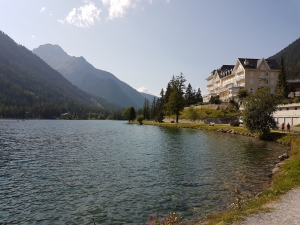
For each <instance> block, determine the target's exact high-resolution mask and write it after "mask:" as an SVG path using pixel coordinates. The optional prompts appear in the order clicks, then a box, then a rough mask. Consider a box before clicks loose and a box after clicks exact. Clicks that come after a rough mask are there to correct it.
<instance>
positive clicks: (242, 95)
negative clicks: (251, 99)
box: [237, 88, 250, 107]
mask: <svg viewBox="0 0 300 225" xmlns="http://www.w3.org/2000/svg"><path fill="white" fill-rule="evenodd" d="M249 95H250V93H249V92H248V90H247V89H245V88H242V89H240V90H239V91H238V93H237V96H238V98H239V107H242V106H243V104H244V99H245V98H247V97H248V96H249Z"/></svg>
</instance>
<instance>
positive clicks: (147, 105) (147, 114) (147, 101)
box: [143, 98, 150, 120]
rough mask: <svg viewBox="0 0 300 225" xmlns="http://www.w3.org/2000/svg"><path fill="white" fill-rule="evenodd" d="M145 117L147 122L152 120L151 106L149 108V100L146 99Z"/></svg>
mask: <svg viewBox="0 0 300 225" xmlns="http://www.w3.org/2000/svg"><path fill="white" fill-rule="evenodd" d="M143 116H144V119H145V120H149V119H150V106H149V100H148V99H147V98H145V101H144V106H143Z"/></svg>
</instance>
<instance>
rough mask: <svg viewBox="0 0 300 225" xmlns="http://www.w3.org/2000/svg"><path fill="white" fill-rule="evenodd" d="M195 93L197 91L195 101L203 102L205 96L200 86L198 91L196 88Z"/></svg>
mask: <svg viewBox="0 0 300 225" xmlns="http://www.w3.org/2000/svg"><path fill="white" fill-rule="evenodd" d="M194 93H195V103H199V102H200V103H201V102H203V97H202V94H201V90H200V88H198V90H197V92H196V91H195V90H194Z"/></svg>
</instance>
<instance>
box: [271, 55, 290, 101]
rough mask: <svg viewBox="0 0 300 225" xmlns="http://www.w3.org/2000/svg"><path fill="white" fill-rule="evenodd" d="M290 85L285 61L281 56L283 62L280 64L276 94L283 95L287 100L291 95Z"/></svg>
mask: <svg viewBox="0 0 300 225" xmlns="http://www.w3.org/2000/svg"><path fill="white" fill-rule="evenodd" d="M290 89H291V88H290V85H289V84H288V82H287V76H286V71H285V66H284V60H283V57H282V56H281V62H280V71H279V74H278V78H277V84H276V87H275V92H276V93H277V94H278V95H282V98H286V97H287V96H288V95H289V93H290Z"/></svg>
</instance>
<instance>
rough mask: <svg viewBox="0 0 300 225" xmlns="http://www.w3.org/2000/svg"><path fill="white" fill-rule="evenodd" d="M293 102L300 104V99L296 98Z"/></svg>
mask: <svg viewBox="0 0 300 225" xmlns="http://www.w3.org/2000/svg"><path fill="white" fill-rule="evenodd" d="M292 102H293V103H298V102H300V100H299V98H297V97H296V98H294V99H293V101H292Z"/></svg>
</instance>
